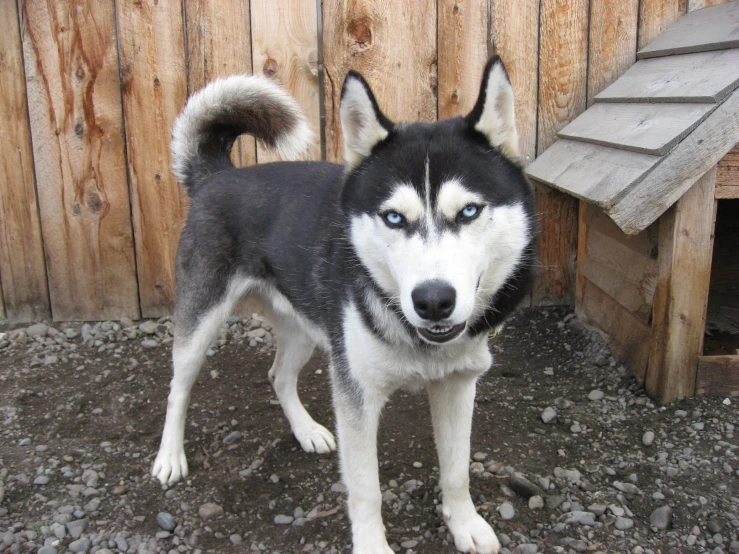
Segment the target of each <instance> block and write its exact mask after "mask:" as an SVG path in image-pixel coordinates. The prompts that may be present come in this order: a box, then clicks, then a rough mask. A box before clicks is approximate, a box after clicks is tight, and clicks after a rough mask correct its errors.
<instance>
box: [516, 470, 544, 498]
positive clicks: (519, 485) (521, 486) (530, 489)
mask: <svg viewBox="0 0 739 554" xmlns="http://www.w3.org/2000/svg"><path fill="white" fill-rule="evenodd" d="M509 485H510V487H511V489H513V490H514V491H515V492H516V494H519V495H521V496H523V497H524V498H530V497H532V496H543V495H544V491H542V490H541V489H540V488H539V487H538V486H537V485H535V484H534V483H532V482H531V481H529V480H528V479H526V477H524V476H523V474H521V473H517V472H516V473H513V474H512V475H511V480H510V482H509Z"/></svg>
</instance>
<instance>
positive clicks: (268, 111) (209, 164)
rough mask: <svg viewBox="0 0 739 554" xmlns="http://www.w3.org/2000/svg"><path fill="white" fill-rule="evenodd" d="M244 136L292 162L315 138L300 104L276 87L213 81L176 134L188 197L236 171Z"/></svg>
mask: <svg viewBox="0 0 739 554" xmlns="http://www.w3.org/2000/svg"><path fill="white" fill-rule="evenodd" d="M244 133H247V134H249V135H253V136H254V137H256V138H257V139H258V140H259V141H261V142H262V143H263V144H264V145H266V146H268V147H272V148H275V149H276V150H277V151H278V152H279V153H280V155H281V156H282V157H284V158H287V159H295V158H298V157H299V156H300V155H301V154H302V153H304V152H305V151H306V150H307V148H308V146H309V145H310V143H311V140H312V138H313V133H312V132H311V130H310V129H309V128H308V124H307V123H306V121H305V116H304V115H303V112H302V111H301V109H300V106H299V105H298V103H297V102H296V101H295V99H294V98H293V97H292V96H290V95H289V94H287V92H285V90H284V89H282V88H281V87H280V86H279V85H277V84H275V83H274V82H272V81H270V80H268V79H266V78H264V77H255V76H246V75H233V76H231V77H227V78H225V79H218V80H216V81H213V82H212V83H210V84H208V85H207V86H206V87H205V88H203V89H202V90H200V91H198V92H197V93H195V94H193V95H192V96H191V97H190V99H189V100H188V101H187V105H186V106H185V108H184V109H183V110H182V113H181V114H180V115H179V117H178V118H177V121H175V125H174V130H173V131H172V144H171V148H172V159H173V162H172V170H173V172H174V174H175V175H176V176H177V178H178V179H179V180H180V182H181V183H182V184H183V185H184V186H185V187H186V188H187V190H188V192H189V193H192V192H193V191H194V190H195V188H197V186H198V185H199V184H200V183H202V182H203V180H204V178H205V177H207V176H208V175H210V174H212V173H214V172H217V171H220V170H223V169H224V168H228V167H233V166H232V164H231V158H230V156H231V147H232V146H233V143H234V141H235V140H236V139H237V138H238V136H239V135H241V134H244Z"/></svg>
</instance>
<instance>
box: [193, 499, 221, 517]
mask: <svg viewBox="0 0 739 554" xmlns="http://www.w3.org/2000/svg"><path fill="white" fill-rule="evenodd" d="M198 515H199V516H200V519H202V520H203V521H210V520H212V519H216V518H218V517H221V516H222V515H223V508H222V507H221V506H219V505H218V504H214V503H213V502H206V503H205V504H203V505H202V506H200V508H198Z"/></svg>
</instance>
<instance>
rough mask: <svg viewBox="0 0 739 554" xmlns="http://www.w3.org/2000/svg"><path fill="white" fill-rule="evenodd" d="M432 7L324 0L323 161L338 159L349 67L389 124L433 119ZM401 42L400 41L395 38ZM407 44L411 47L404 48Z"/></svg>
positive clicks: (396, 1) (382, 0)
mask: <svg viewBox="0 0 739 554" xmlns="http://www.w3.org/2000/svg"><path fill="white" fill-rule="evenodd" d="M436 25H437V18H436V3H435V2H434V3H431V4H428V5H427V6H426V7H424V8H423V9H420V8H419V7H418V6H417V5H416V4H414V3H412V2H405V1H402V0H358V1H356V2H351V3H347V2H343V1H341V0H324V2H323V59H324V84H325V87H324V91H325V92H324V94H325V110H326V158H327V159H328V160H329V161H333V162H339V161H341V160H342V158H343V152H342V141H341V124H340V119H339V99H340V96H341V87H342V85H343V83H344V78H345V77H346V74H347V72H348V71H349V69H356V70H358V71H360V72H361V73H362V75H363V76H364V77H365V79H367V82H368V83H369V84H370V86H371V87H372V91H373V92H374V94H375V96H376V97H377V101H378V102H379V104H380V108H381V109H382V111H383V112H384V113H385V115H387V116H388V117H389V118H390V119H391V120H393V121H417V120H420V121H434V120H435V119H436V110H437V107H436V105H437V102H436V89H437V81H438V75H437V61H436V60H437V48H436V44H437V43H436V36H437V35H436ZM401 38H402V40H401ZM409 45H412V47H411V46H409Z"/></svg>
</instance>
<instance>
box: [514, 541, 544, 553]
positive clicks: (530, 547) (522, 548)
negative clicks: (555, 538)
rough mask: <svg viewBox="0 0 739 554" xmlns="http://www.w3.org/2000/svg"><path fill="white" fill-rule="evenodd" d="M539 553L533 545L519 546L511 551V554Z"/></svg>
mask: <svg viewBox="0 0 739 554" xmlns="http://www.w3.org/2000/svg"><path fill="white" fill-rule="evenodd" d="M538 551H539V549H538V547H537V546H536V545H535V544H531V543H525V544H519V545H518V546H517V547H516V548H514V549H513V554H536V553H537V552H538Z"/></svg>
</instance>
